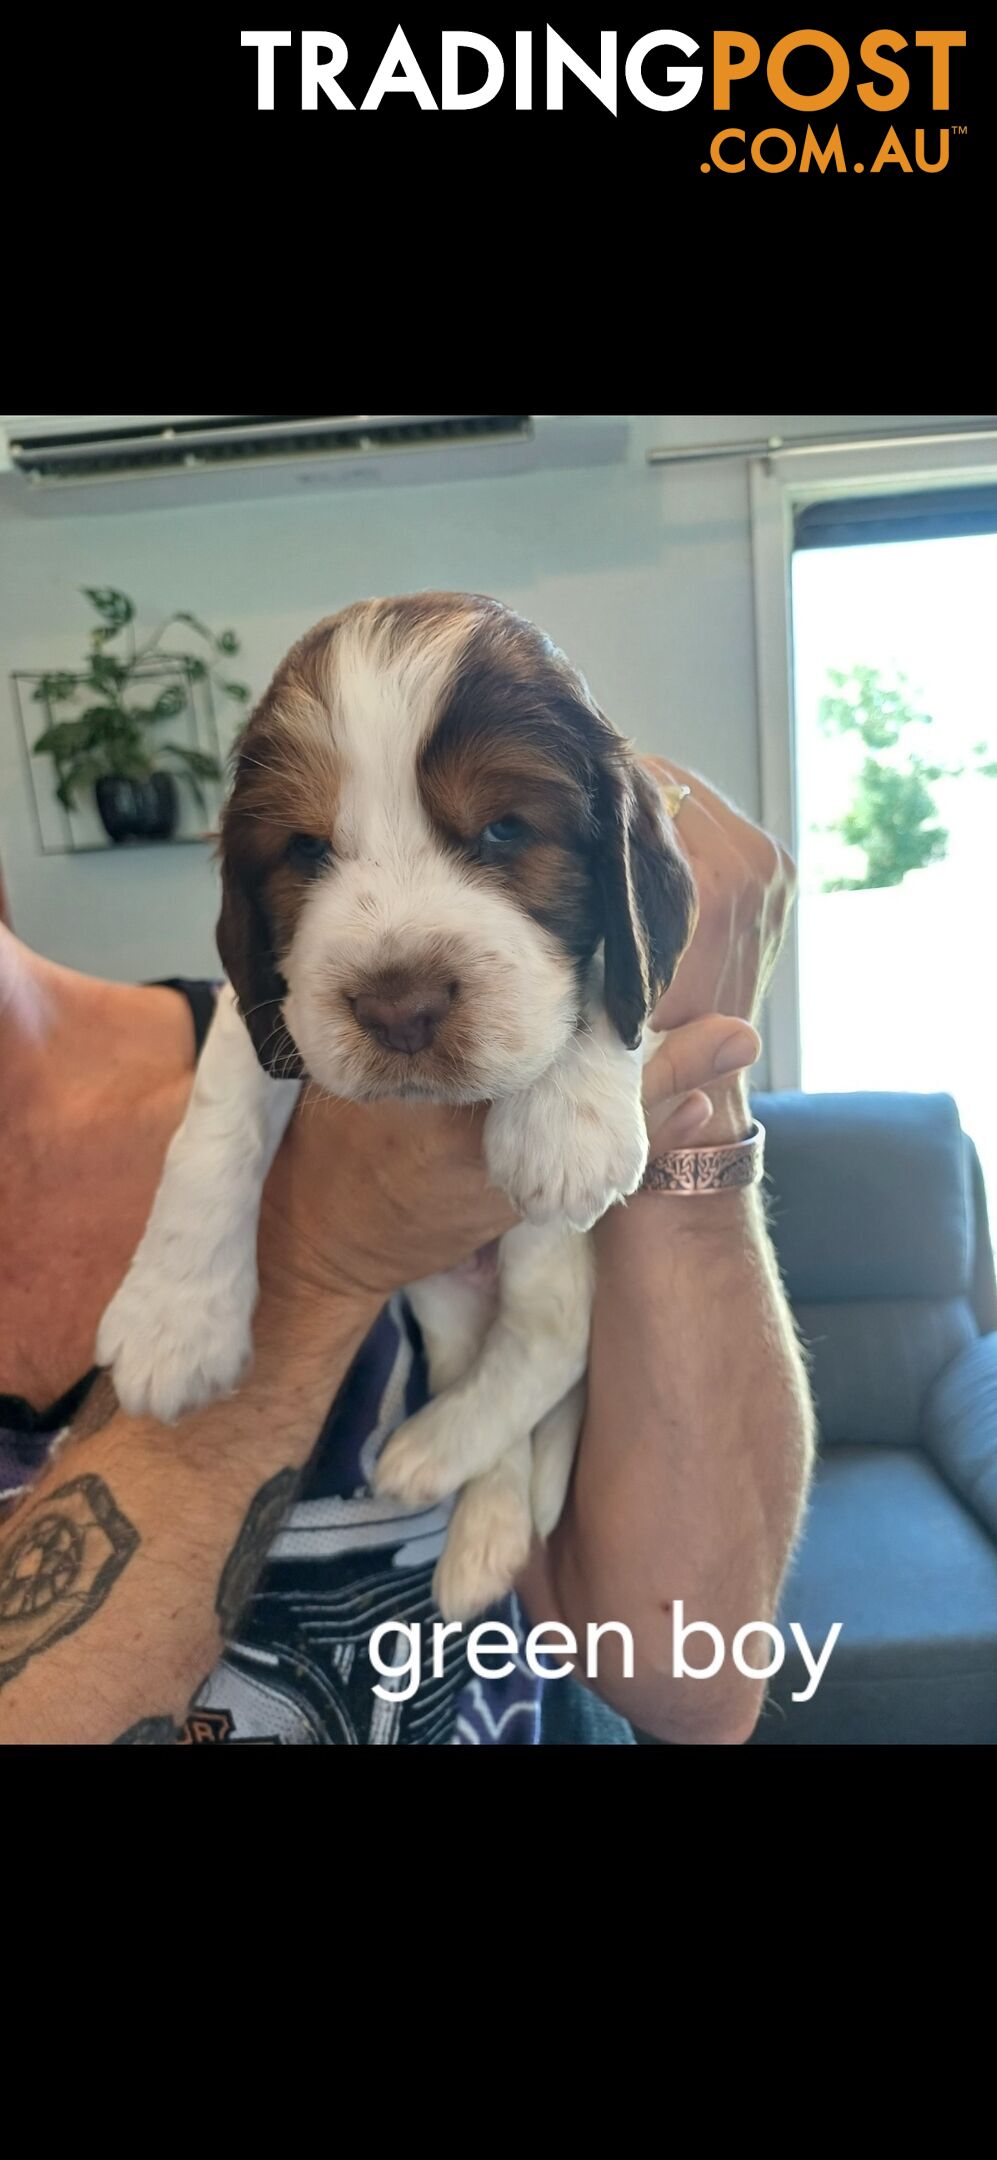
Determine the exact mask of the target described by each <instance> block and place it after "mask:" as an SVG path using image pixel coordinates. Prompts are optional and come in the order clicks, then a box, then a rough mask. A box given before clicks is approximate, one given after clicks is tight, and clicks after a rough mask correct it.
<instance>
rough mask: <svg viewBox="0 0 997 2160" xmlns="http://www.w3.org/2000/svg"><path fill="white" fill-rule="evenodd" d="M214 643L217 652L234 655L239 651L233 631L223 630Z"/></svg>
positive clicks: (237, 641)
mask: <svg viewBox="0 0 997 2160" xmlns="http://www.w3.org/2000/svg"><path fill="white" fill-rule="evenodd" d="M215 643H216V645H217V647H218V650H219V652H227V653H234V652H238V650H239V640H238V638H237V637H236V634H235V631H234V630H223V631H222V633H221V636H220V637H218V638H216V639H215Z"/></svg>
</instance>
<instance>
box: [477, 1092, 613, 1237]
mask: <svg viewBox="0 0 997 2160" xmlns="http://www.w3.org/2000/svg"><path fill="white" fill-rule="evenodd" d="M484 1149H485V1161H486V1163H487V1166H488V1174H489V1177H490V1178H491V1180H492V1183H493V1184H495V1185H497V1186H498V1188H499V1190H500V1191H501V1192H504V1193H505V1194H506V1195H507V1196H508V1198H509V1199H510V1200H511V1202H512V1204H513V1207H516V1208H518V1209H519V1212H520V1214H521V1215H525V1217H526V1219H527V1221H528V1222H538V1223H543V1222H554V1221H563V1222H565V1223H567V1224H568V1225H569V1226H570V1227H571V1229H573V1230H591V1228H592V1225H593V1223H597V1222H598V1220H599V1217H600V1216H601V1215H604V1214H605V1212H606V1209H607V1208H609V1207H612V1206H613V1204H614V1202H615V1201H617V1200H622V1199H625V1198H626V1196H627V1195H628V1194H629V1193H632V1192H635V1191H636V1189H637V1186H638V1185H639V1184H640V1181H641V1178H642V1177H643V1175H644V1171H645V1168H646V1165H647V1127H646V1126H645V1123H644V1113H643V1110H642V1108H641V1105H640V1101H639V1098H637V1097H636V1096H631V1095H630V1094H629V1093H626V1094H623V1093H611V1094H608V1095H607V1098H606V1099H605V1100H603V1101H601V1102H600V1101H593V1100H586V1099H581V1100H576V1099H575V1098H574V1097H572V1096H571V1095H570V1094H565V1093H564V1092H562V1091H560V1090H559V1089H558V1088H557V1087H556V1086H555V1087H548V1086H546V1085H545V1084H544V1083H543V1082H541V1083H540V1084H539V1085H538V1086H537V1087H535V1088H531V1089H530V1090H529V1091H528V1092H527V1093H524V1094H523V1095H517V1096H506V1097H505V1098H504V1099H503V1100H502V1101H500V1102H497V1103H495V1104H494V1105H493V1107H492V1109H491V1110H490V1111H489V1114H488V1118H487V1121H486V1124H485V1132H484Z"/></svg>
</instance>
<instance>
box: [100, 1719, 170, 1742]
mask: <svg viewBox="0 0 997 2160" xmlns="http://www.w3.org/2000/svg"><path fill="white" fill-rule="evenodd" d="M179 1738H180V1727H179V1725H174V1723H173V1719H172V1718H171V1717H142V1718H139V1719H138V1721H137V1722H136V1724H134V1725H129V1727H128V1731H127V1732H123V1733H119V1734H118V1737H117V1739H116V1740H112V1742H111V1745H112V1747H169V1746H170V1745H171V1743H172V1742H173V1741H175V1740H179Z"/></svg>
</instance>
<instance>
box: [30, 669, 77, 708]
mask: <svg viewBox="0 0 997 2160" xmlns="http://www.w3.org/2000/svg"><path fill="white" fill-rule="evenodd" d="M78 688H79V680H78V677H77V676H75V675H70V674H68V673H66V672H65V671H63V672H60V673H58V674H55V675H43V676H42V679H41V681H40V683H38V684H37V686H36V688H35V689H34V690H32V693H31V696H32V700H33V702H34V704H36V705H62V704H64V703H65V701H66V699H67V698H71V697H75V695H76V692H77V690H78Z"/></svg>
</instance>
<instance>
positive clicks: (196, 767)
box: [32, 585, 249, 841]
mask: <svg viewBox="0 0 997 2160" xmlns="http://www.w3.org/2000/svg"><path fill="white" fill-rule="evenodd" d="M81 589H82V591H83V592H84V593H85V595H86V598H87V599H88V600H89V601H90V603H91V605H92V606H93V608H94V609H95V610H96V612H97V615H98V616H99V618H100V619H99V621H98V622H97V624H96V625H95V627H94V629H93V630H91V632H90V650H89V653H88V654H87V658H86V664H85V667H84V670H83V672H82V673H81V674H79V675H75V674H71V673H69V672H67V671H65V670H58V671H56V672H53V673H52V674H48V675H43V676H42V677H41V680H40V681H39V682H38V683H37V685H36V687H35V689H34V691H33V692H32V696H33V698H34V701H35V702H36V703H37V704H42V705H45V706H46V708H47V710H48V714H49V725H48V727H47V728H46V729H45V730H44V733H43V734H41V735H39V737H38V740H37V742H36V743H35V744H34V749H35V751H36V753H40V754H44V755H47V756H48V757H50V758H51V759H52V762H53V764H54V766H55V773H56V788H55V792H56V795H57V797H58V799H59V801H60V802H61V803H62V805H63V808H64V809H65V810H74V809H76V807H77V797H78V794H79V791H80V790H81V789H83V788H90V787H92V788H93V790H94V793H95V796H96V799H97V808H98V810H99V812H100V817H101V821H102V823H103V826H104V830H105V832H107V833H108V834H109V836H110V838H111V839H112V840H114V841H121V840H129V839H144V840H168V839H169V838H170V837H171V835H172V834H173V832H174V831H175V830H176V824H177V818H178V816H179V809H180V803H179V794H178V788H177V782H178V780H182V781H184V782H185V783H186V784H187V786H188V787H189V788H190V790H191V793H192V794H193V796H194V798H195V800H196V802H197V803H198V805H199V807H200V808H201V810H202V811H203V812H204V814H205V816H206V815H207V801H206V798H205V794H204V782H205V781H208V780H220V779H221V766H220V764H219V761H218V759H217V758H216V757H215V756H214V755H213V754H212V752H211V751H208V750H201V749H195V748H194V747H193V746H192V745H191V744H189V743H178V742H164V741H163V740H162V739H161V737H160V734H159V730H160V728H161V727H162V726H163V724H164V723H165V722H166V721H169V720H172V719H175V718H176V716H177V714H178V713H181V712H183V710H184V708H185V706H186V705H187V701H188V698H189V696H190V693H191V686H192V685H193V684H194V683H196V682H203V681H205V679H206V678H209V679H210V680H211V682H213V683H214V684H215V687H216V688H217V689H218V690H220V691H221V693H222V695H223V696H225V697H230V698H235V699H236V700H237V702H238V703H239V704H245V703H246V702H247V701H248V698H249V691H248V689H247V688H246V685H245V683H240V682H232V681H230V680H228V679H227V678H225V677H223V675H222V674H221V672H220V664H221V662H222V661H223V660H226V659H228V658H229V657H230V656H231V655H232V654H233V653H236V652H238V650H239V640H238V638H237V637H236V634H235V631H234V630H223V631H222V632H221V633H220V635H219V636H216V635H215V633H214V632H213V631H212V630H209V629H208V628H207V626H206V625H205V624H204V623H202V622H201V621H199V619H198V617H197V616H196V615H191V614H190V613H188V612H187V611H186V610H184V609H178V610H177V611H176V612H175V613H174V614H173V615H169V616H167V619H166V621H165V622H164V623H162V624H161V625H160V627H159V629H158V630H157V631H156V632H155V634H154V635H153V636H152V637H150V638H148V639H147V640H146V642H145V643H144V644H143V645H139V644H138V643H137V641H136V636H135V628H134V623H135V608H134V605H133V603H132V601H131V600H129V599H128V597H127V595H126V594H125V593H122V592H116V591H114V590H113V589H112V587H110V586H106V585H102V586H92V585H85V586H83V587H82V588H81ZM173 623H185V624H186V625H187V627H188V629H190V630H193V631H194V632H195V633H196V635H197V637H198V638H199V639H201V640H202V641H203V644H204V646H205V647H206V648H207V656H206V655H205V653H189V652H179V653H178V652H168V653H164V652H162V651H161V650H160V639H161V638H162V637H163V636H164V634H165V632H166V631H167V630H168V629H169V628H170V626H171V624H173ZM112 647H113V648H114V650H112V649H111V648H112ZM167 666H168V667H169V669H170V670H177V671H178V672H179V673H180V674H181V675H182V676H183V677H184V681H183V683H178V682H173V683H166V684H164V683H163V674H164V672H165V671H166V668H167ZM157 684H158V687H157ZM143 689H144V691H145V693H146V696H145V700H143V698H142V695H141V693H142V691H143ZM81 703H82V705H83V710H82V711H81V710H79V707H80V705H81ZM60 707H61V708H62V714H61V715H59V716H58V717H54V714H55V711H56V708H60Z"/></svg>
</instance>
